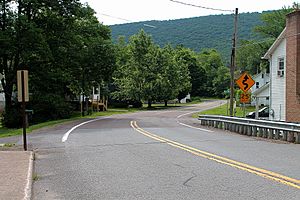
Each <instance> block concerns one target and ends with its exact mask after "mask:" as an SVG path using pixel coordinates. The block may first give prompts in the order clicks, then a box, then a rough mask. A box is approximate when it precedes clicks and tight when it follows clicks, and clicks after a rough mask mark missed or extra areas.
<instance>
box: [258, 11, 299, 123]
mask: <svg viewBox="0 0 300 200" xmlns="http://www.w3.org/2000/svg"><path fill="white" fill-rule="evenodd" d="M299 30H300V11H299V10H296V11H294V12H292V13H290V14H288V15H287V17H286V28H285V29H284V30H283V31H282V33H281V34H280V35H279V37H278V38H277V39H276V40H275V42H274V43H273V45H272V46H271V47H270V48H269V50H268V51H267V53H266V54H265V55H264V57H263V58H264V59H268V60H269V63H270V110H271V111H272V112H271V113H270V119H271V120H280V121H287V122H300V31H299Z"/></svg>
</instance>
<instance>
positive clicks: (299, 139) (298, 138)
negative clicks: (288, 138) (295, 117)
mask: <svg viewBox="0 0 300 200" xmlns="http://www.w3.org/2000/svg"><path fill="white" fill-rule="evenodd" d="M295 136H296V140H295V143H296V144H300V133H295Z"/></svg>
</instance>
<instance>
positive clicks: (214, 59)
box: [198, 49, 224, 96]
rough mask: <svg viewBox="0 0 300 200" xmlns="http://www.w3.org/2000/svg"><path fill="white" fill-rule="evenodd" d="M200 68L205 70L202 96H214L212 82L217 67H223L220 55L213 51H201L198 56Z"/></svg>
mask: <svg viewBox="0 0 300 200" xmlns="http://www.w3.org/2000/svg"><path fill="white" fill-rule="evenodd" d="M198 60H199V62H200V66H202V67H203V68H204V69H205V73H206V81H205V82H204V83H205V85H204V89H203V91H204V92H203V93H202V96H214V95H215V89H214V85H213V80H214V78H215V76H216V72H217V70H218V68H219V67H221V66H224V65H223V62H222V58H221V55H220V54H219V53H218V52H217V51H216V50H215V49H208V50H203V51H202V52H200V54H199V55H198Z"/></svg>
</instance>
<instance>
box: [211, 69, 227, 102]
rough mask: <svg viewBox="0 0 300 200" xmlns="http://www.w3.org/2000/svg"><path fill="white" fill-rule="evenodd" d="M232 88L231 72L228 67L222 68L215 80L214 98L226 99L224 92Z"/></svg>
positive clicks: (218, 70)
mask: <svg viewBox="0 0 300 200" xmlns="http://www.w3.org/2000/svg"><path fill="white" fill-rule="evenodd" d="M229 86H230V72H229V69H228V67H225V66H221V67H219V68H218V69H217V72H216V75H215V78H214V79H213V88H214V96H217V97H224V91H225V90H227V89H229Z"/></svg>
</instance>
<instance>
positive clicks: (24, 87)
mask: <svg viewBox="0 0 300 200" xmlns="http://www.w3.org/2000/svg"><path fill="white" fill-rule="evenodd" d="M17 82H18V84H17V86H18V101H19V102H22V118H23V146H24V150H25V151H27V140H26V113H25V109H26V102H28V101H29V94H28V71H27V70H18V71H17Z"/></svg>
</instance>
